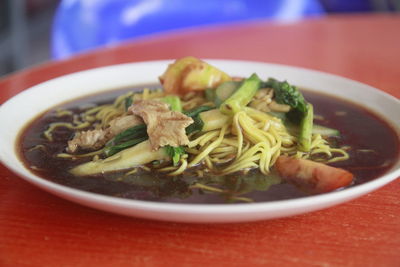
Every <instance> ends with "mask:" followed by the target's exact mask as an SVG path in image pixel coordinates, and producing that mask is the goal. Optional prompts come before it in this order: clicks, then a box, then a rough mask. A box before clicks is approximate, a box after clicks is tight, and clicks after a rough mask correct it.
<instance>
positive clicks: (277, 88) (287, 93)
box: [263, 78, 307, 114]
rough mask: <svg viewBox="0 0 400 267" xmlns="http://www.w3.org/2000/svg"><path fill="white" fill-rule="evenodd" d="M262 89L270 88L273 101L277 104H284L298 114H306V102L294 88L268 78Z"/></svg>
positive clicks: (285, 82) (286, 83) (284, 82)
mask: <svg viewBox="0 0 400 267" xmlns="http://www.w3.org/2000/svg"><path fill="white" fill-rule="evenodd" d="M263 87H270V88H272V89H273V90H274V95H275V101H276V102H277V103H279V104H286V105H289V106H290V107H291V108H292V110H291V111H292V112H293V111H295V112H296V113H299V114H305V113H306V112H307V102H306V100H305V99H304V97H303V95H302V94H301V92H300V91H299V90H298V89H297V88H296V87H295V86H292V85H290V84H289V83H288V82H287V81H283V82H280V81H277V80H275V79H273V78H269V79H268V81H267V82H266V83H264V84H263Z"/></svg>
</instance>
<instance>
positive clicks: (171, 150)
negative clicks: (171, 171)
mask: <svg viewBox="0 0 400 267" xmlns="http://www.w3.org/2000/svg"><path fill="white" fill-rule="evenodd" d="M165 150H166V152H167V154H168V156H170V157H171V158H172V162H173V164H174V166H177V165H178V163H179V160H180V159H181V156H182V155H185V154H186V152H185V148H184V147H182V146H178V147H174V146H165Z"/></svg>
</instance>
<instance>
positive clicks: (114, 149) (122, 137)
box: [104, 124, 149, 157]
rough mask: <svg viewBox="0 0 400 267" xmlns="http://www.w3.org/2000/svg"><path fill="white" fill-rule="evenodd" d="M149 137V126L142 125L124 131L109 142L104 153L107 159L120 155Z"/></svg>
mask: <svg viewBox="0 0 400 267" xmlns="http://www.w3.org/2000/svg"><path fill="white" fill-rule="evenodd" d="M148 138H149V137H148V135H147V126H146V125H145V124H140V125H136V126H133V127H131V128H128V129H126V130H125V131H122V132H121V133H119V134H117V135H116V136H115V137H114V138H112V139H111V140H110V141H108V142H107V144H106V145H105V147H104V153H105V155H106V156H107V157H109V156H112V155H114V154H115V153H118V152H119V151H121V150H123V149H126V148H128V147H131V146H134V145H136V144H138V143H140V142H142V141H144V140H147V139H148Z"/></svg>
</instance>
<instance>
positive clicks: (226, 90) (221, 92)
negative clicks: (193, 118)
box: [213, 81, 242, 107]
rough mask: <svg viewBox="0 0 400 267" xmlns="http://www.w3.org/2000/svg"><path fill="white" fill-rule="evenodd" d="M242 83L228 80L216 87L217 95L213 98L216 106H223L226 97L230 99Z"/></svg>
mask: <svg viewBox="0 0 400 267" xmlns="http://www.w3.org/2000/svg"><path fill="white" fill-rule="evenodd" d="M241 84H242V82H236V81H228V82H224V83H223V84H221V85H220V86H218V87H217V89H215V97H214V99H213V102H214V104H215V106H216V107H219V106H221V104H222V103H223V102H224V101H225V100H226V99H228V98H229V97H230V96H231V95H233V94H234V93H235V92H236V90H237V89H239V87H240V85H241Z"/></svg>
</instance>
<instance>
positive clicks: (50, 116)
mask: <svg viewBox="0 0 400 267" xmlns="http://www.w3.org/2000/svg"><path fill="white" fill-rule="evenodd" d="M227 82H232V80H229V81H225V82H222V83H221V84H220V85H218V86H217V89H218V88H221V87H223V86H222V85H223V84H224V83H227ZM236 82H237V84H235V86H238V87H239V89H238V88H236V89H235V90H240V88H241V86H243V84H244V83H245V82H246V80H245V81H244V82H243V81H242V80H238V81H236ZM163 85H164V86H165V84H163ZM264 85H265V84H264ZM269 85H270V86H274V84H272V85H271V84H269ZM225 86H226V85H225ZM147 87H149V88H150V90H145V91H143V88H144V86H143V87H140V88H134V89H132V90H126V89H125V90H123V91H120V90H117V91H113V92H109V93H105V94H101V95H95V96H89V97H85V98H82V99H78V100H76V101H72V102H69V103H66V104H64V105H62V106H59V107H57V108H54V109H52V110H50V111H48V112H46V113H45V114H43V115H42V116H40V117H39V118H36V119H35V120H34V121H33V122H32V123H31V124H30V125H28V126H27V127H26V129H25V130H24V132H23V133H22V134H21V137H20V145H19V147H18V149H19V151H20V155H21V158H22V159H23V161H24V163H25V165H26V166H27V167H29V168H30V169H31V171H32V172H34V173H35V174H37V175H39V176H40V177H43V178H45V179H48V180H51V181H54V182H57V183H60V184H63V185H66V186H69V187H73V188H77V189H80V190H85V191H90V192H95V193H99V194H106V195H111V196H117V197H123V198H130V199H140V200H148V201H163V202H185V203H226V202H235V203H237V202H262V201H273V200H282V199H291V198H299V197H304V196H307V195H309V194H319V193H324V192H327V191H326V190H325V191H324V190H322V191H321V190H314V189H315V188H316V186H317V185H315V184H313V183H311V187H309V184H310V182H309V181H306V183H302V182H299V180H298V179H288V178H291V177H292V176H291V175H286V174H285V171H282V170H278V169H277V168H276V162H279V160H280V157H281V156H282V155H283V156H285V155H287V156H288V158H290V160H292V159H293V160H297V159H298V158H301V159H303V158H305V160H307V162H308V161H312V162H314V161H319V162H323V163H324V164H325V163H326V164H329V165H330V166H333V167H335V168H336V169H340V170H343V171H346V172H349V173H351V174H352V179H351V183H348V184H346V185H345V186H340V187H338V188H333V190H343V189H344V188H346V187H349V186H356V185H358V184H361V183H365V182H368V181H370V180H372V179H374V178H376V177H378V176H379V175H381V174H383V173H385V172H386V171H388V170H389V169H390V168H391V167H392V166H393V164H394V162H395V161H396V159H397V158H398V154H399V140H398V136H397V134H396V132H395V131H394V130H393V129H392V128H391V127H390V126H389V125H388V124H387V123H386V122H385V121H383V120H382V119H380V118H379V117H377V116H376V115H374V114H373V113H371V112H369V111H368V110H366V109H364V108H362V107H360V106H357V105H354V104H353V103H350V102H347V101H344V100H341V99H337V98H334V97H331V96H328V95H323V94H317V93H312V92H308V91H304V92H302V93H303V95H304V98H305V99H306V100H307V102H308V103H312V106H313V115H314V116H313V117H314V119H313V122H314V125H317V126H318V127H317V128H316V127H314V128H315V132H313V133H310V143H309V144H308V145H309V146H310V147H311V148H309V151H304V150H306V149H304V147H303V148H302V147H301V146H300V140H301V138H302V136H301V134H300V133H299V131H301V126H300V124H299V125H294V126H293V123H292V122H290V121H289V122H288V124H286V125H284V124H279V123H280V122H281V121H283V120H284V119H283V118H282V117H281V115H282V114H281V113H287V112H288V111H286V112H285V109H286V108H287V105H286V104H282V103H276V104H278V105H276V108H277V109H278V112H277V111H271V110H269V111H265V110H263V103H264V102H262V101H264V100H265V99H264V98H265V97H266V96H265V95H267V94H268V92H270V91H267V92H263V93H260V92H261V90H260V88H258V89H257V90H258V91H257V93H255V94H254V95H253V97H252V99H251V101H249V102H250V103H247V104H246V106H247V107H246V108H247V109H246V112H248V113H247V114H246V112H243V111H240V112H243V114H242V118H237V117H239V116H238V114H239V113H240V112H237V113H235V114H236V115H232V116H231V117H229V116H228V117H227V119H226V121H223V122H222V123H221V125H222V127H220V128H216V129H212V128H210V129H207V130H204V127H206V126H207V125H208V124H207V123H208V122H206V123H205V126H204V125H203V126H202V127H203V130H201V131H197V132H196V131H195V132H192V133H189V134H188V139H189V143H188V145H180V144H178V146H172V147H184V150H183V151H184V152H183V153H182V154H181V155H180V157H181V158H180V159H178V160H177V162H176V164H174V163H173V159H171V158H172V157H171V155H169V156H170V157H167V156H168V155H167V156H166V155H163V156H161V157H160V159H155V160H151V161H149V162H146V163H144V164H136V165H134V166H131V167H129V168H122V169H118V170H112V171H108V170H105V171H102V170H100V171H99V172H97V173H93V170H92V169H93V168H92V169H90V168H89V169H90V171H91V173H87V174H85V173H83V174H82V172H81V170H83V169H84V170H85V171H86V170H88V168H81V166H89V165H85V164H87V163H88V162H100V163H101V164H100V165H96V168H97V166H104V165H105V164H104V163H107V157H105V156H104V147H102V148H99V149H97V150H96V149H89V150H88V149H87V148H82V147H81V148H78V152H79V149H81V151H80V152H79V153H77V154H74V153H71V151H68V148H67V147H68V145H67V144H68V142H70V141H71V140H74V138H75V136H76V133H77V132H79V131H84V130H88V129H91V128H90V127H92V125H90V126H85V125H83V126H82V125H81V126H82V128H81V129H76V128H77V127H75V129H74V128H72V129H71V127H66V126H65V125H66V124H71V125H75V126H76V125H78V123H76V120H79V123H82V118H83V117H82V114H83V113H85V112H89V113H90V112H94V111H93V110H95V109H96V108H97V107H101V106H104V105H107V104H108V105H112V103H115V101H116V98H117V96H121V95H122V96H124V97H123V98H120V99H124V100H123V101H122V102H120V105H121V106H124V107H123V108H126V106H130V105H132V104H134V103H133V102H135V101H133V102H132V103H129V102H130V101H126V99H129V98H130V99H133V100H134V98H135V97H134V95H136V96H140V97H144V96H145V95H146V96H147V97H148V96H151V95H152V94H154V96H155V99H158V98H159V97H160V96H162V97H164V95H163V93H161V95H157V94H159V93H160V91H157V90H155V88H157V87H159V86H147ZM259 87H262V86H259ZM226 88H228V87H225V89H224V90H227V91H229V90H232V88H228V89H226ZM129 92H140V93H137V94H133V93H129ZM211 92H214V93H218V91H216V90H214V91H211ZM224 92H225V91H224ZM236 92H237V91H236ZM207 94H210V91H207V90H203V91H201V90H199V91H197V90H196V92H189V93H187V94H185V95H182V94H181V96H180V99H181V101H182V105H183V106H184V108H183V113H184V114H186V115H187V116H188V117H190V116H189V113H190V112H189V111H191V110H193V109H196V108H198V107H201V106H207V107H209V108H206V111H203V114H205V113H206V112H209V113H207V114H212V112H214V111H215V110H219V109H221V105H223V103H225V102H226V100H227V99H229V98H230V97H232V95H234V94H235V93H232V94H231V95H230V96H228V97H227V98H226V99H225V100H224V101H220V100H221V99H217V100H216V101H211V102H212V103H211V104H210V103H208V102H209V100H210V98H211V99H212V97H214V100H215V96H211V97H210V96H207ZM257 94H258V95H257ZM263 94H264V95H263ZM127 96H129V97H127ZM263 97H264V98H263ZM260 99H261V100H262V101H258V100H260ZM140 100H143V99H140ZM196 101H197V103H196ZM218 101H220V102H221V103H218ZM121 103H122V104H121ZM193 103H194V106H193ZM172 104H173V103H172ZM172 104H171V106H172ZM218 104H219V105H220V106H219V108H216V107H215V106H217V105H218ZM185 105H186V107H185ZM267 108H268V107H267ZM279 109H280V110H279ZM254 110H257V111H254ZM292 110H293V108H292ZM103 111H104V110H103ZM259 111H261V112H263V114H261V113H259ZM185 112H186V113H185ZM228 113H229V112H228ZM264 113H265V114H268V116H272V117H268V119H271V118H272V120H273V121H276V122H277V123H276V125H275V124H274V123H275V122H272V123H271V124H270V125H269V126H268V125H267V124H266V123H265V125H263V124H262V123H264V122H265V121H266V120H264V121H261V119H260V118H262V119H263V118H264V117H263V116H264ZM93 114H94V113H93ZM96 114H97V113H96ZM200 114H201V113H200ZM295 115H296V114H295ZM85 116H86V115H85ZM88 116H91V115H90V114H89V115H88ZM223 116H224V114H222V115H220V116H219V117H218V118H212V119H213V120H211V121H212V122H213V123H214V124H213V125H215V124H216V123H217V124H218V123H220V122H221V119H220V118H221V117H223ZM235 116H237V117H235ZM114 117H115V116H114ZM117 117H118V116H117ZM209 117H210V116H209ZM209 117H208V118H209ZM294 117H296V116H294ZM88 118H89V117H88ZM223 118H224V117H223ZM235 118H237V120H238V123H237V124H235ZM240 119H243V121H242V122H240ZM74 120H75V122H74ZM94 121H95V123H97V124H98V123H99V122H98V121H99V119H94ZM145 121H146V120H145ZM248 121H250V122H252V123H254V127H255V128H250V129H251V131H250V130H247V129H248V127H250V126H249V125H248V124H246V122H248ZM303 121H304V119H303ZM261 122H262V123H261ZM278 122H279V123H278ZM63 124H64V125H63ZM142 124H143V123H142ZM142 124H140V125H142ZM50 125H59V126H57V127H54V129H53V130H52V131H51V138H50V139H49V138H48V137H49V135H48V133H49V131H48V130H49V126H50ZM191 125H193V124H191ZM210 125H211V123H210ZM227 125H228V126H227ZM281 125H283V126H281ZM188 127H189V126H186V127H185V128H186V133H187V132H188V130H187V129H188ZM210 127H211V126H210ZM224 127H225V128H226V129H225V130H224V131H225V132H224V133H221V132H222V131H223V129H224ZM267 127H270V128H269V129H267ZM274 127H276V129H278V130H282V134H281V135H279V136H278V137H277V138H276V140H272V141H270V142H271V143H273V141H276V143H273V145H271V146H269V147H265V146H263V145H260V144H262V143H263V142H261V141H259V140H258V139H257V136H256V137H254V136H253V135H252V134H254V131H255V132H257V131H264V130H265V132H267V131H269V130H271V131H272V136H273V134H274V129H275V128H274ZM279 127H284V128H282V129H281V128H279ZM235 129H236V130H235ZM276 129H275V131H276V132H277V131H278V130H276ZM287 129H288V130H287ZM299 129H300V130H299ZM148 130H149V126H148V125H147V131H148ZM227 132H228V133H227ZM46 133H47V135H46ZM117 135H118V134H117ZM148 136H150V134H148ZM239 136H241V138H242V139H243V142H242V146H241V147H240V148H241V150H242V151H238V150H239V149H238V147H239V145H237V144H236V142H239V141H240V140H239V139H240V138H239ZM219 137H222V138H220V139H221V140H222V141H221V142H222V143H223V142H225V144H223V145H221V144H220V145H218V146H216V147H215V148H213V149H211V148H212V145H213V144H215V143H216V142H217V141H218V138H219ZM114 138H115V136H114ZM135 138H136V139H135ZM140 138H142V137H140V136H139V137H137V136H136V137H134V138H132V139H131V140H129V141H126V140H125V143H123V144H126V143H127V142H130V141H132V140H133V139H134V140H136V141H137V142H138V143H137V144H144V143H145V142H147V139H146V138H144V139H143V140H142V139H140ZM147 138H151V137H147ZM259 138H260V139H262V138H264V136H261V137H259ZM265 138H269V135H265ZM285 138H286V139H285ZM207 139H208V141H207ZM232 140H233V141H232ZM238 140H239V141H238ZM136 141H135V142H136ZM109 142H110V141H109V140H108V143H109ZM196 142H197V143H199V144H197V145H196ZM279 142H280V143H281V144H280V146H281V147H280V148H279V151H275V152H276V153H275V152H274V153H275V154H274V153H272V152H271V153H270V154H268V153H269V152H270V151H271V150H274V147H277V146H278V144H279ZM285 142H286V143H285ZM290 142H292V143H290ZM306 143H307V142H306ZM137 144H135V145H133V146H132V147H131V148H128V149H134V148H135V146H136V147H137ZM201 144H203V145H201ZM119 145H121V144H116V145H115V146H113V147H112V148H114V147H117V146H119ZM306 145H307V144H306ZM104 146H106V147H107V144H105V145H104ZM168 146H171V145H168ZM257 146H259V147H257ZM210 147H211V148H210ZM160 149H163V148H158V149H157V150H152V151H160ZM252 149H253V150H254V151H255V152H254V153H250V152H252ZM93 150H95V151H99V150H101V154H96V153H94V152H95V151H93ZM208 150H210V151H208ZM217 150H218V151H217ZM108 151H111V149H109V150H108ZM122 151H123V150H122ZM174 151H175V150H173V152H174ZM204 151H206V152H207V151H208V154H207V155H206V156H204V157H203V158H201V159H200V160H198V158H199V155H201V154H202V153H203V152H204ZM265 151H267V152H265ZM119 153H121V151H117V152H115V154H113V155H111V156H110V157H114V159H113V160H114V161H118V157H116V156H114V155H117V156H118V155H120V154H119ZM149 153H150V152H149ZM151 153H152V155H153V154H154V153H155V152H154V153H153V152H151ZM246 153H247V154H246ZM166 154H168V153H166ZM81 155H86V156H83V157H82V156H81ZM268 158H269V159H268ZM253 159H254V160H253ZM111 161H112V160H111ZM193 162H194V163H193ZM281 162H283V161H282V160H281ZM192 163H193V164H192ZM184 164H187V165H186V167H185V166H184ZM281 164H284V162H283V163H281ZM293 164H297V161H291V162H290V166H293ZM182 166H184V167H185V168H182ZM290 166H289V167H290ZM317 166H318V168H319V165H317ZM180 169H181V170H180ZM71 170H79V171H71ZM182 170H183V171H182ZM85 171H83V172H85ZM77 173H78V174H77ZM329 191H332V190H329Z"/></svg>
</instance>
